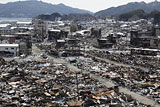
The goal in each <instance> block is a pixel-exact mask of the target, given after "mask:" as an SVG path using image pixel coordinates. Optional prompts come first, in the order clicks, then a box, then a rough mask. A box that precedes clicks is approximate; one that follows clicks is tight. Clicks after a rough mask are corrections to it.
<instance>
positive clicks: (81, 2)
mask: <svg viewBox="0 0 160 107" xmlns="http://www.w3.org/2000/svg"><path fill="white" fill-rule="evenodd" d="M12 1H23V0H0V3H7V2H12ZM41 1H44V2H48V3H52V4H59V3H63V4H65V5H68V6H71V7H76V8H80V9H86V10H89V11H92V12H96V11H99V10H103V9H107V8H109V7H112V6H119V5H122V4H126V3H128V2H135V1H138V2H140V1H145V2H152V1H155V0H41ZM159 1H160V0H159Z"/></svg>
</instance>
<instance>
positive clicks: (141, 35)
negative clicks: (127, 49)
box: [130, 27, 160, 49]
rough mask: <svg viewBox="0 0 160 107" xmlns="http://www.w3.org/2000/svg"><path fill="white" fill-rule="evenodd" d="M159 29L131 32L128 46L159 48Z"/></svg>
mask: <svg viewBox="0 0 160 107" xmlns="http://www.w3.org/2000/svg"><path fill="white" fill-rule="evenodd" d="M159 35H160V27H154V28H153V29H152V30H151V31H131V40H130V44H131V45H132V46H133V47H143V48H159V49H160V37H159Z"/></svg>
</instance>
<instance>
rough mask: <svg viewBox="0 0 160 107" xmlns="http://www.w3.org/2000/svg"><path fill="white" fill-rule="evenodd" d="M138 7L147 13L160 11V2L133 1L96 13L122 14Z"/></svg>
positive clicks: (101, 14) (99, 14)
mask: <svg viewBox="0 0 160 107" xmlns="http://www.w3.org/2000/svg"><path fill="white" fill-rule="evenodd" d="M137 9H142V10H144V11H145V12H146V13H150V12H152V11H154V10H158V11H160V2H158V1H155V2H150V3H145V2H132V3H128V4H126V5H121V6H118V7H111V8H108V9H105V10H102V11H99V12H96V13H95V15H96V16H112V15H120V14H123V13H127V12H130V11H134V10H137Z"/></svg>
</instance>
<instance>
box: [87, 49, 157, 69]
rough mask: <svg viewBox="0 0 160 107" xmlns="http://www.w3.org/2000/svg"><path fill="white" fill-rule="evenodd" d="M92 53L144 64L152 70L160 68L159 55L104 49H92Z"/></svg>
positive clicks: (126, 62) (127, 62)
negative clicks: (149, 55) (124, 52)
mask: <svg viewBox="0 0 160 107" xmlns="http://www.w3.org/2000/svg"><path fill="white" fill-rule="evenodd" d="M88 53H89V54H91V55H95V56H98V57H102V58H106V59H109V60H112V61H116V62H120V63H124V64H130V65H135V66H142V67H146V68H150V69H151V70H152V69H154V70H157V69H160V58H159V57H147V56H137V55H131V54H122V53H121V54H115V53H112V54H110V53H108V52H107V53H106V52H103V51H90V52H88Z"/></svg>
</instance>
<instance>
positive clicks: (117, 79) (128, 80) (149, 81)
mask: <svg viewBox="0 0 160 107" xmlns="http://www.w3.org/2000/svg"><path fill="white" fill-rule="evenodd" d="M76 64H77V66H78V67H79V68H80V69H83V71H87V72H90V73H93V74H95V75H98V76H100V77H101V78H105V79H108V81H110V80H112V81H114V83H115V84H117V85H118V86H122V87H126V88H128V89H130V90H131V91H134V92H136V93H138V94H141V95H144V96H147V97H148V98H151V99H154V100H155V101H157V102H158V103H160V96H159V95H160V89H159V88H160V81H159V80H160V72H158V71H151V72H145V71H143V70H141V69H139V68H133V67H123V66H115V65H111V64H108V63H106V62H103V61H97V60H92V59H91V58H85V57H84V58H79V59H78V61H77V63H76Z"/></svg>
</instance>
